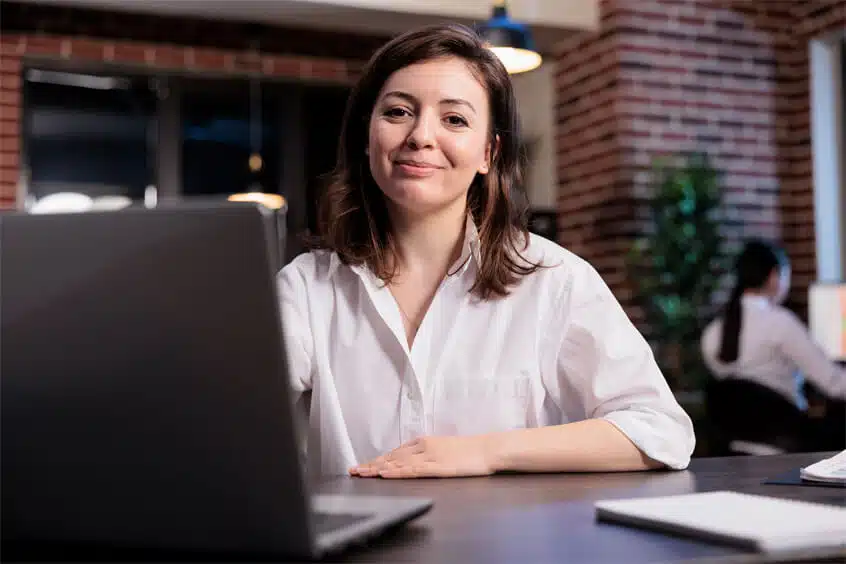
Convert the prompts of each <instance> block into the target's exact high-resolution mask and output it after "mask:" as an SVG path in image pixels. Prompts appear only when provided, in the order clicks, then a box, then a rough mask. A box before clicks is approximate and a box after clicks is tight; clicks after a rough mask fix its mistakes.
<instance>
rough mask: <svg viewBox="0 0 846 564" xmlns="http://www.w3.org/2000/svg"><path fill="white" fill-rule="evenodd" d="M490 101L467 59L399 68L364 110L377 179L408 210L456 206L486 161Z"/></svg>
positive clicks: (426, 211) (420, 212)
mask: <svg viewBox="0 0 846 564" xmlns="http://www.w3.org/2000/svg"><path fill="white" fill-rule="evenodd" d="M490 129H491V126H490V104H489V101H488V94H487V91H486V89H485V88H484V87H483V86H482V84H481V83H480V82H479V80H478V79H477V78H476V77H475V76H474V74H473V73H472V72H471V69H470V67H469V66H468V64H467V63H466V62H465V61H463V60H461V59H458V58H454V57H450V58H444V59H438V60H433V61H427V62H423V63H418V64H414V65H411V66H408V67H405V68H402V69H400V70H398V71H396V72H395V73H394V74H392V75H391V76H390V77H389V78H388V80H387V81H386V82H385V85H384V86H383V87H382V90H381V92H380V93H379V96H378V97H377V99H376V104H375V105H374V107H373V113H372V114H371V116H370V130H369V141H368V148H367V150H368V155H369V162H370V171H371V174H372V175H373V179H374V180H375V181H376V184H377V185H378V186H379V188H380V189H381V190H382V192H383V193H384V194H385V196H386V197H387V198H388V200H389V202H390V203H392V204H393V206H391V207H396V208H399V209H401V210H403V211H404V212H405V213H407V214H411V215H418V216H419V215H425V214H429V213H436V212H439V211H442V210H443V209H446V208H450V207H453V206H460V207H462V208H463V206H464V205H465V202H466V197H467V191H468V189H469V188H470V184H471V183H472V181H473V179H474V177H475V176H476V174H486V173H487V172H488V170H489V167H490V157H491V144H490Z"/></svg>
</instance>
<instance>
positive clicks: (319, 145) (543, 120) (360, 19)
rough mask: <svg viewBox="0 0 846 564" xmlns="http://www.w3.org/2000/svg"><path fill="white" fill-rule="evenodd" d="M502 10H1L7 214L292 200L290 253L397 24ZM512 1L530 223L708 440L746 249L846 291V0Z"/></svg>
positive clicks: (0, 152)
mask: <svg viewBox="0 0 846 564" xmlns="http://www.w3.org/2000/svg"><path fill="white" fill-rule="evenodd" d="M502 4H504V3H502V2H491V1H490V0H463V1H462V2H455V1H449V0H427V1H425V2H423V1H419V0H308V1H307V0H272V1H271V0H241V1H239V2H231V1H223V0H204V1H199V0H180V1H173V0H171V1H161V0H43V1H34V0H32V1H10V0H3V1H2V2H0V26H1V27H0V29H1V30H2V34H1V36H0V44H1V45H2V51H0V81H2V82H0V207H2V208H3V209H7V210H11V209H19V210H29V211H32V210H37V209H48V208H50V207H51V206H53V207H54V208H55V209H60V208H62V206H65V207H68V206H69V207H71V208H72V207H74V206H77V207H79V206H82V207H85V206H88V207H89V208H90V207H91V206H92V205H95V204H96V206H99V207H100V208H101V209H106V208H109V207H110V206H113V207H121V206H123V205H127V203H128V202H131V203H135V204H138V205H147V206H152V205H156V203H157V202H162V201H169V200H171V201H177V200H180V199H184V198H190V197H220V198H224V197H230V196H232V195H233V194H239V193H241V194H243V193H250V194H265V195H267V194H271V195H277V196H282V198H279V199H277V200H273V202H279V201H284V204H272V205H271V206H270V207H271V208H273V209H277V208H278V209H279V210H280V213H283V214H284V223H283V231H285V233H284V235H285V236H284V237H280V241H282V245H283V247H284V248H283V250H282V251H283V254H282V256H283V257H284V258H283V259H282V260H283V262H284V260H290V259H291V258H292V257H293V256H295V255H296V254H297V253H299V252H302V251H303V247H302V245H301V244H300V242H299V240H298V238H297V235H299V234H302V233H307V232H308V231H309V230H312V229H314V227H315V211H316V210H315V203H316V200H317V195H318V194H319V191H320V189H321V186H322V182H323V175H325V174H326V173H327V172H329V171H330V170H331V168H332V165H333V162H334V158H335V148H336V143H337V140H338V137H339V132H340V126H341V119H342V115H343V110H344V104H345V101H346V98H347V95H348V93H349V89H350V87H351V85H352V84H353V83H354V81H355V79H356V77H357V74H358V72H359V69H360V68H361V66H362V64H363V63H364V62H365V61H366V60H367V59H368V58H369V57H370V55H371V54H372V53H373V51H374V50H375V49H376V48H378V47H379V46H380V45H382V44H383V43H384V42H385V41H386V40H387V39H389V38H390V37H391V36H393V35H395V34H396V33H399V32H402V31H405V30H407V29H410V28H412V27H416V26H419V25H422V24H426V23H433V22H439V21H458V22H463V23H468V24H473V25H478V24H482V23H484V22H487V21H489V20H490V19H491V16H492V14H493V15H494V16H497V12H496V10H497V9H502V8H503V6H502ZM507 7H508V16H509V17H510V18H511V19H510V20H509V21H510V22H511V23H509V25H510V26H512V27H511V28H509V29H512V30H517V31H519V32H521V33H522V32H525V33H528V34H530V41H528V42H526V43H524V44H522V45H511V47H514V46H517V47H523V48H526V49H529V50H531V51H533V52H534V53H536V54H537V55H539V56H540V57H539V59H540V61H542V62H541V64H540V65H539V66H537V65H529V66H532V67H533V68H531V69H530V70H528V71H526V72H519V73H515V74H514V75H513V79H514V85H515V88H516V92H517V96H518V101H519V106H520V112H521V120H522V122H523V126H524V127H523V134H524V147H525V151H526V154H527V156H528V162H529V165H528V174H527V179H526V183H525V186H524V188H525V191H526V194H527V197H528V199H529V202H530V204H531V218H530V219H531V228H532V230H533V231H535V232H537V233H540V234H542V235H544V236H546V237H548V238H551V239H554V240H557V241H558V242H559V243H560V244H562V245H563V246H565V247H567V248H568V249H570V250H572V251H574V252H576V253H578V254H580V255H581V256H583V257H584V258H586V259H587V260H589V261H590V262H591V263H593V264H594V265H595V266H596V267H597V269H598V270H599V272H600V273H601V274H602V276H603V277H604V278H605V280H606V281H607V282H608V284H609V285H610V287H611V288H612V290H613V291H614V293H615V294H616V296H617V297H618V299H619V300H620V301H621V302H622V304H623V305H624V307H625V308H626V310H627V312H628V313H629V315H630V316H631V317H632V319H633V320H634V321H635V323H636V324H637V325H638V327H639V328H640V329H641V331H643V333H644V334H645V335H646V336H647V338H648V339H649V340H650V342H651V343H652V345H653V347H654V350H655V352H656V355H657V356H658V358H659V361H660V363H661V364H662V367H663V368H664V371H665V374H666V376H667V379H668V381H669V383H670V385H671V387H672V388H673V390H674V392H675V393H676V394H677V397H678V398H679V400H680V401H681V402H682V404H683V405H684V406H685V408H686V409H687V410H688V411H689V412H690V413H691V415H692V416H693V417H694V419H695V420H696V422H697V426H698V427H699V428H700V429H701V428H704V426H707V418H708V415H707V406H706V405H705V399H704V398H705V394H704V389H705V386H706V383H707V381H708V378H709V375H708V372H707V369H706V368H705V366H704V364H703V362H702V359H701V358H700V354H699V337H700V334H701V331H702V329H703V327H704V325H705V324H706V322H707V321H708V320H709V319H710V318H711V317H713V316H714V315H715V314H716V313H717V312H718V311H719V308H720V307H721V305H722V304H723V303H724V302H725V300H726V299H727V293H728V290H729V288H730V286H731V284H732V277H731V260H732V258H733V257H734V255H735V254H736V253H737V251H738V249H739V248H740V246H741V245H742V244H743V242H744V241H745V240H747V239H749V238H758V237H760V238H765V239H767V240H770V241H775V242H777V243H778V244H780V245H781V246H782V247H783V248H784V250H785V251H786V253H787V255H788V256H789V257H790V261H791V264H792V270H793V272H792V281H791V286H790V293H789V296H788V300H787V302H786V304H785V305H786V306H787V307H788V308H789V309H791V310H792V311H793V312H795V313H796V314H797V315H798V316H799V318H800V319H801V320H803V321H805V322H807V321H808V316H809V310H808V300H809V294H810V293H811V291H812V288H813V287H815V286H816V285H820V284H835V285H836V284H842V283H843V279H844V265H846V195H844V184H846V182H844V178H845V176H844V175H846V164H844V163H846V143H844V139H846V105H844V99H846V98H844V91H846V87H844V77H846V54H844V51H846V3H844V2H843V1H842V0H831V1H826V0H812V1H765V0H758V1H756V0H636V1H635V0H523V1H520V0H514V1H512V2H509V3H508V6H507ZM499 16H502V14H501V13H500V14H499ZM494 20H496V17H494V18H493V20H491V21H494ZM515 22H517V23H515ZM489 23H490V22H489ZM494 23H495V22H494ZM521 26H523V27H521ZM515 33H516V31H515ZM495 35H496V34H494V35H492V37H494V36H495ZM512 35H513V34H512ZM512 39H513V38H512ZM51 196H52V198H51ZM96 206H95V207H96ZM843 300H844V303H846V298H843ZM843 319H844V320H846V305H844V306H843ZM843 326H846V321H843ZM843 330H844V331H846V329H843ZM843 342H844V343H846V338H844V339H843ZM844 348H846V345H844ZM837 354H839V353H836V352H835V353H832V355H833V356H835V357H836V356H837ZM833 360H837V358H834V359H833ZM840 360H841V361H842V360H843V358H840ZM811 397H812V398H815V397H816V396H813V394H812V396H811ZM814 401H817V400H814ZM826 401H827V400H826V399H825V398H824V397H823V396H822V395H821V396H820V397H819V400H818V403H816V404H814V405H817V406H818V408H819V409H823V411H825V409H826V405H827V404H826ZM819 406H822V407H819ZM842 423H843V425H844V426H846V421H842ZM835 424H837V423H835ZM704 436H705V434H704V433H700V447H699V451H698V452H697V454H699V455H702V454H709V453H710V452H709V442H708V440H703V438H702V437H704ZM841 448H843V447H841Z"/></svg>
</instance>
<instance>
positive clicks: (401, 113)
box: [382, 107, 411, 119]
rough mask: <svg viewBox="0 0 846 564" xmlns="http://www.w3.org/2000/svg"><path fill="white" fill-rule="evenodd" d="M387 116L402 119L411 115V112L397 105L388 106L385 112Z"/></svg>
mask: <svg viewBox="0 0 846 564" xmlns="http://www.w3.org/2000/svg"><path fill="white" fill-rule="evenodd" d="M382 115H384V116H385V117H389V118H393V119H401V118H404V117H407V116H410V115H411V112H409V111H408V110H406V109H405V108H400V107H395V108H388V109H387V110H385V111H384V112H383V114H382Z"/></svg>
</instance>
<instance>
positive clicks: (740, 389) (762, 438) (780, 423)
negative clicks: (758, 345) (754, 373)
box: [705, 377, 805, 455]
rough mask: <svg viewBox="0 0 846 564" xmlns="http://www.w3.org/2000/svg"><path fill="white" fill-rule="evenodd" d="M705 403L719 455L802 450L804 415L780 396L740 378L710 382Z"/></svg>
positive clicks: (706, 390)
mask: <svg viewBox="0 0 846 564" xmlns="http://www.w3.org/2000/svg"><path fill="white" fill-rule="evenodd" d="M705 401H706V412H707V414H708V419H709V422H710V423H711V425H712V429H713V433H712V434H713V437H712V438H713V440H714V443H715V445H714V446H715V450H716V452H717V453H718V455H719V454H724V455H725V454H752V455H763V454H780V453H784V452H800V451H801V450H802V435H803V430H804V428H805V421H804V419H805V415H804V414H803V413H802V411H801V410H800V409H799V408H798V407H797V406H796V405H794V404H793V403H792V402H791V401H790V400H788V399H787V398H785V397H784V396H782V395H781V394H779V393H778V392H776V391H774V390H771V389H770V388H767V387H766V386H762V385H761V384H756V383H755V382H751V381H749V380H744V379H741V378H734V377H729V378H725V379H722V380H718V379H716V378H711V379H710V380H709V382H708V384H707V385H706V389H705Z"/></svg>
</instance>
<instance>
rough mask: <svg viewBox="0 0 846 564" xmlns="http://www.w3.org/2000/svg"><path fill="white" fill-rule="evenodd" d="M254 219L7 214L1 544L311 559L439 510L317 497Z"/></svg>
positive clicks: (1, 333)
mask: <svg viewBox="0 0 846 564" xmlns="http://www.w3.org/2000/svg"><path fill="white" fill-rule="evenodd" d="M262 222H263V219H262V217H261V214H260V213H259V211H258V209H257V208H256V207H255V206H254V205H251V204H231V203H222V204H214V205H210V204H201V205H180V206H178V207H175V208H169V209H155V210H146V209H127V210H122V211H117V212H98V213H85V214H65V215H43V216H38V215H24V214H9V215H5V216H0V384H2V389H0V402H2V405H1V406H0V417H1V418H2V421H0V433H2V438H0V444H2V459H0V463H2V488H0V489H1V490H2V539H3V544H4V551H5V549H6V548H8V547H14V548H15V549H20V547H30V548H31V547H38V546H54V545H55V546H63V545H64V544H67V543H70V545H73V546H77V545H79V546H87V545H97V546H100V547H104V546H105V547H115V548H118V549H123V548H126V549H145V550H148V549H149V550H154V551H155V550H165V551H176V552H179V553H183V552H185V553H189V554H193V553H197V552H199V553H200V554H206V553H208V552H214V553H226V554H233V555H243V556H250V555H266V556H270V557H300V558H310V557H317V556H322V555H325V554H326V553H327V552H332V551H335V550H339V549H341V548H343V547H345V546H346V545H347V544H349V543H352V542H356V541H360V540H363V539H364V538H366V537H368V536H372V535H375V534H376V533H379V532H381V531H383V530H384V529H386V528H388V527H391V526H393V525H398V524H401V523H404V522H406V521H408V520H410V519H413V518H415V517H417V516H419V515H422V514H423V513H425V512H426V511H427V510H428V509H429V508H430V507H431V505H432V503H431V501H429V500H426V499H406V498H395V497H385V498H364V497H321V496H314V495H310V494H309V493H308V490H309V488H308V485H307V483H306V479H305V476H303V475H302V465H301V463H300V460H299V456H298V452H299V449H298V448H297V445H296V437H297V436H298V435H297V433H296V429H295V421H294V415H293V410H292V405H291V398H290V395H289V390H288V377H287V365H286V357H285V353H284V349H283V339H282V335H281V324H280V315H279V308H278V301H277V297H276V288H275V284H274V273H273V269H272V267H271V253H270V252H269V250H268V245H267V232H266V230H265V227H264V226H263V223H262ZM70 545H69V546H70Z"/></svg>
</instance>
